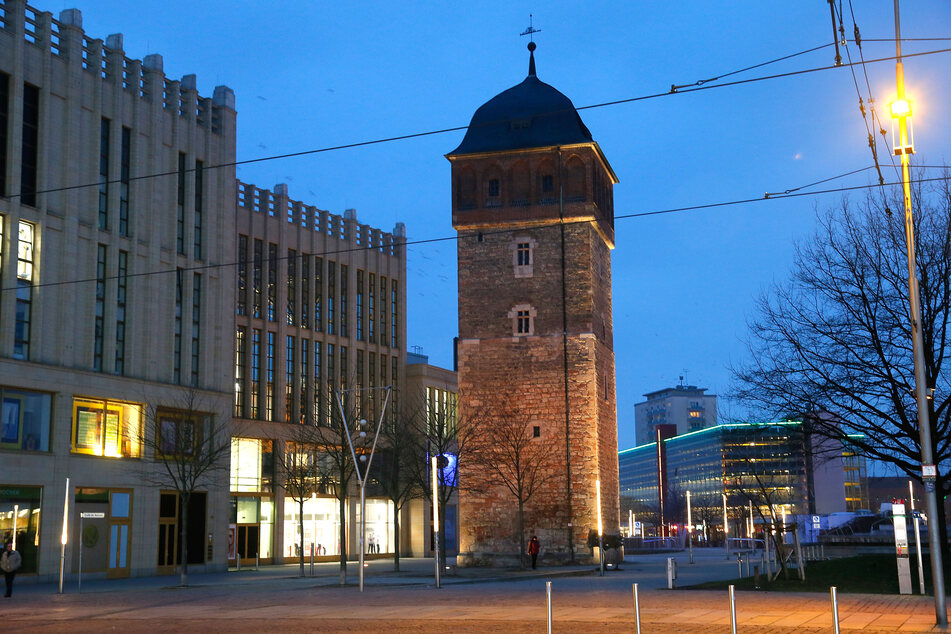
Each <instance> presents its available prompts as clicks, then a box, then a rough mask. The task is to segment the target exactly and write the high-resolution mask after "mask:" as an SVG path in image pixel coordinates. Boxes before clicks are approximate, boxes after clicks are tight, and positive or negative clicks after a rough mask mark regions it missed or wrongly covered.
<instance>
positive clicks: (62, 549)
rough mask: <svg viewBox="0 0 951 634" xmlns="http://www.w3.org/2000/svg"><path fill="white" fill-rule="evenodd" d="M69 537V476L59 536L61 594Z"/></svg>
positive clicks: (60, 591)
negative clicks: (61, 530)
mask: <svg viewBox="0 0 951 634" xmlns="http://www.w3.org/2000/svg"><path fill="white" fill-rule="evenodd" d="M68 538H69V478H66V495H65V496H64V499H63V532H62V533H61V534H60V537H59V544H60V550H59V594H63V576H64V575H65V574H66V542H67V540H68Z"/></svg>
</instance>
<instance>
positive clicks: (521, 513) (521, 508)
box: [518, 498, 525, 568]
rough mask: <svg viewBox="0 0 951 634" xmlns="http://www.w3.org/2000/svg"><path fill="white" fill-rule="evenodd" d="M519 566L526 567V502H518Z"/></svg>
mask: <svg viewBox="0 0 951 634" xmlns="http://www.w3.org/2000/svg"><path fill="white" fill-rule="evenodd" d="M518 565H519V567H520V568H524V567H525V502H524V501H523V500H522V499H521V498H519V500H518Z"/></svg>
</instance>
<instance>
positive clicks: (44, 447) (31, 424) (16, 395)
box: [0, 387, 52, 451]
mask: <svg viewBox="0 0 951 634" xmlns="http://www.w3.org/2000/svg"><path fill="white" fill-rule="evenodd" d="M51 400H52V399H51V398H50V395H49V394H43V393H42V392H28V391H26V390H15V389H11V388H8V387H0V449H22V450H25V451H49V450H50V402H51Z"/></svg>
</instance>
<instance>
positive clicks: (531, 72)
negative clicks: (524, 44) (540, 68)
mask: <svg viewBox="0 0 951 634" xmlns="http://www.w3.org/2000/svg"><path fill="white" fill-rule="evenodd" d="M534 21H535V18H534V16H533V15H532V14H531V13H529V14H528V28H527V29H525V30H524V31H522V33H521V35H527V36H528V37H529V42H528V76H529V77H535V48H536V46H535V34H536V33H541V29H536V28H535V27H534V26H533V24H534Z"/></svg>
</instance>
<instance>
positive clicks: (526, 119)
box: [449, 47, 593, 156]
mask: <svg viewBox="0 0 951 634" xmlns="http://www.w3.org/2000/svg"><path fill="white" fill-rule="evenodd" d="M533 49H534V47H530V48H529V50H530V51H532V55H531V59H530V62H529V74H528V77H526V78H525V81H523V82H522V83H520V84H518V85H517V86H513V87H511V88H509V89H508V90H506V91H504V92H501V93H499V94H498V95H496V96H495V97H493V98H492V99H490V100H489V101H487V102H486V103H484V104H483V105H482V106H481V107H480V108H479V109H478V110H476V112H475V114H474V115H472V121H470V122H469V129H468V130H466V136H465V137H464V138H463V139H462V143H460V144H459V147H457V148H456V149H455V150H453V151H452V152H450V153H449V156H454V155H460V154H476V153H480V152H501V151H506V150H521V149H528V148H536V147H549V146H552V145H569V144H572V143H590V142H592V140H593V139H592V138H591V132H589V131H588V128H587V127H586V126H585V124H584V122H583V121H582V120H581V117H580V116H579V115H578V111H577V110H575V107H574V104H572V103H571V100H570V99H568V97H566V96H564V95H563V94H561V93H560V92H558V91H557V90H556V89H555V88H554V87H552V86H550V85H548V84H546V83H545V82H543V81H541V80H539V79H538V77H536V76H535V56H534V50H533Z"/></svg>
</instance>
